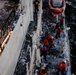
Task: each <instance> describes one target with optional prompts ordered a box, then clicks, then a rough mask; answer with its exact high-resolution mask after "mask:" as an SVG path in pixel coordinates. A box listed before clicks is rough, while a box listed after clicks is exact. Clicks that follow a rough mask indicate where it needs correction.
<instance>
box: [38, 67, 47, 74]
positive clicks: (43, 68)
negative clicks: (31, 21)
mask: <svg viewBox="0 0 76 75" xmlns="http://www.w3.org/2000/svg"><path fill="white" fill-rule="evenodd" d="M37 75H48V73H47V72H46V70H45V67H42V68H41V72H39V73H38V74H37Z"/></svg>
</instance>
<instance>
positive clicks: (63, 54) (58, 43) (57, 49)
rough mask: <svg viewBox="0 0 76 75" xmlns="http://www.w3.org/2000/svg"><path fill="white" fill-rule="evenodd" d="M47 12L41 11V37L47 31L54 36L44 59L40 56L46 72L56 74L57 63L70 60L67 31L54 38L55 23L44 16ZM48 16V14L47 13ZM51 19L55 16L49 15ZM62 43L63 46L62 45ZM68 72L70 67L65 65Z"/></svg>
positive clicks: (44, 35)
mask: <svg viewBox="0 0 76 75" xmlns="http://www.w3.org/2000/svg"><path fill="white" fill-rule="evenodd" d="M46 13H47V10H44V11H43V16H42V19H43V21H42V29H43V35H42V36H41V37H45V38H46V36H47V33H48V32H49V33H50V35H52V36H53V37H54V40H53V43H54V46H53V47H51V48H50V49H49V53H48V54H47V57H46V61H45V60H44V59H43V58H42V57H41V58H42V59H41V60H42V63H41V64H42V65H43V64H46V69H47V71H48V74H49V75H50V74H51V75H56V73H57V65H58V63H59V62H61V61H66V64H68V62H69V61H70V57H69V53H70V52H69V46H68V39H67V33H66V30H64V31H63V32H62V33H61V35H60V38H57V39H56V32H55V30H54V29H55V26H56V23H54V21H52V20H51V19H49V18H48V16H45V15H46ZM49 16H50V15H49ZM51 18H52V19H53V20H54V19H55V17H51ZM63 45H64V47H63ZM67 70H68V73H67V75H70V67H67Z"/></svg>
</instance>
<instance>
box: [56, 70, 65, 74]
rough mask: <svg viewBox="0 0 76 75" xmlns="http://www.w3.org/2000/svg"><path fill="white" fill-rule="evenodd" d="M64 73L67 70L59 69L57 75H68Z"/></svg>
mask: <svg viewBox="0 0 76 75" xmlns="http://www.w3.org/2000/svg"><path fill="white" fill-rule="evenodd" d="M64 71H65V70H59V69H58V71H57V75H59V72H61V75H66V74H64Z"/></svg>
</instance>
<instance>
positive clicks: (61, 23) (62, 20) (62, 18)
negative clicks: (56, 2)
mask: <svg viewBox="0 0 76 75" xmlns="http://www.w3.org/2000/svg"><path fill="white" fill-rule="evenodd" d="M63 23H64V16H62V17H61V19H60V26H61V27H62V26H63Z"/></svg>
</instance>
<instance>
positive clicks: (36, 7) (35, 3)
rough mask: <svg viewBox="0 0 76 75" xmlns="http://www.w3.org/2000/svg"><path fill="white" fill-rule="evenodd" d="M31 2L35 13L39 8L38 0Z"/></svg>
mask: <svg viewBox="0 0 76 75" xmlns="http://www.w3.org/2000/svg"><path fill="white" fill-rule="evenodd" d="M33 3H34V7H35V13H36V12H37V11H38V10H39V8H38V6H39V3H40V2H39V1H38V0H35V1H34V2H33Z"/></svg>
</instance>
